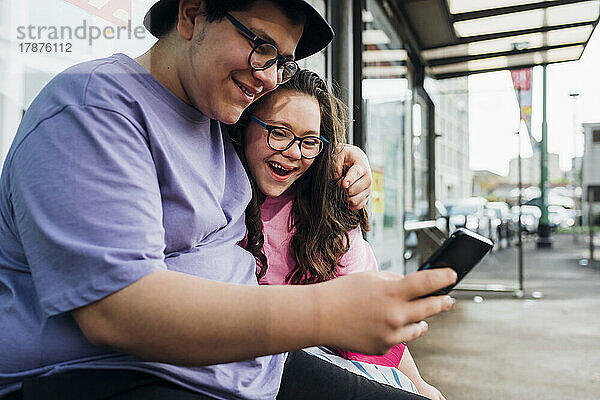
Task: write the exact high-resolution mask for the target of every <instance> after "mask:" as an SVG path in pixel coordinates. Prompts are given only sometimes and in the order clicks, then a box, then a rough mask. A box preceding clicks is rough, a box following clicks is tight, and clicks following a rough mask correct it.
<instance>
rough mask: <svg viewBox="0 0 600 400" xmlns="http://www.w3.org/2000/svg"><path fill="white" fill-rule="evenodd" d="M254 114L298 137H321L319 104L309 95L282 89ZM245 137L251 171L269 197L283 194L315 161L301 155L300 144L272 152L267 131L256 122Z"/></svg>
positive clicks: (263, 103) (247, 129)
mask: <svg viewBox="0 0 600 400" xmlns="http://www.w3.org/2000/svg"><path fill="white" fill-rule="evenodd" d="M254 115H255V116H256V117H257V118H258V119H260V120H262V121H264V122H265V123H267V124H269V125H276V126H281V127H285V128H288V129H290V130H292V131H293V132H294V133H295V134H296V136H298V137H304V136H317V137H319V136H321V135H320V126H321V112H320V109H319V103H318V101H317V99H315V98H314V97H312V96H309V95H307V94H303V93H300V92H297V91H293V90H288V89H278V90H277V91H276V92H274V93H271V94H269V95H268V97H267V98H265V99H264V100H263V101H262V102H261V103H260V104H259V105H257V107H256V110H255V111H254ZM244 136H245V139H244V140H245V143H244V153H245V155H246V161H247V162H248V168H249V170H250V173H251V174H252V176H253V177H254V180H255V182H256V184H257V186H258V188H259V190H260V191H261V192H262V193H263V194H264V195H265V196H269V197H277V196H279V195H281V194H282V193H283V192H285V191H286V190H287V189H288V188H289V187H290V186H291V185H292V183H294V182H295V181H296V180H297V179H298V178H299V177H300V176H302V174H304V173H305V172H306V170H308V168H309V167H310V166H311V165H312V163H313V161H314V159H307V158H303V157H302V156H301V154H300V146H299V143H298V142H295V143H294V144H293V145H292V146H291V147H290V148H289V149H287V150H284V151H277V150H273V149H271V148H270V147H269V145H268V144H267V130H266V129H265V128H264V127H262V126H261V125H259V124H258V123H256V122H254V121H251V122H250V123H249V125H248V126H247V127H246V130H245V135H244Z"/></svg>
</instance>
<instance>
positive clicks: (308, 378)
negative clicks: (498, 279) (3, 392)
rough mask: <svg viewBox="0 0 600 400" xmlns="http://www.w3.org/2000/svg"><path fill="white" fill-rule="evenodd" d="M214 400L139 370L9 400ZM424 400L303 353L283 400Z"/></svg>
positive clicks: (85, 373)
mask: <svg viewBox="0 0 600 400" xmlns="http://www.w3.org/2000/svg"><path fill="white" fill-rule="evenodd" d="M109 399H110V400H138V399H140V400H211V399H212V398H211V397H208V396H204V395H201V394H198V393H195V392H192V391H189V390H187V389H184V388H182V387H180V386H177V385H175V384H172V383H170V382H167V381H165V380H163V379H160V378H157V377H155V376H153V375H149V374H146V373H142V372H136V371H123V370H75V371H69V372H65V373H62V374H56V375H51V376H46V377H38V378H33V379H28V380H25V381H24V382H23V387H22V389H21V390H20V391H18V392H16V393H12V394H10V395H9V396H8V397H7V400H109ZM289 399H306V400H313V399H314V400H319V399H336V400H343V399H349V400H350V399H352V400H386V399H399V400H413V399H424V397H421V396H417V395H415V394H412V393H408V392H405V391H403V390H399V389H395V388H393V387H391V386H387V385H383V384H380V383H377V382H373V381H370V380H369V379H367V378H364V377H362V376H358V375H356V374H353V373H351V372H348V371H346V370H345V369H343V368H339V367H337V366H335V365H333V364H331V363H328V362H326V361H323V360H321V359H319V358H317V357H314V356H311V355H310V354H307V353H305V352H303V351H297V352H294V353H290V355H289V356H288V359H287V361H286V363H285V369H284V373H283V381H282V383H281V388H280V390H279V394H278V395H277V400H289Z"/></svg>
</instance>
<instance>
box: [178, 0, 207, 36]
mask: <svg viewBox="0 0 600 400" xmlns="http://www.w3.org/2000/svg"><path fill="white" fill-rule="evenodd" d="M203 12H204V1H202V0H181V1H180V2H179V12H178V16H177V31H178V32H179V35H180V36H181V37H182V38H184V39H186V40H191V39H192V37H193V36H194V27H195V26H196V18H197V17H199V16H200V17H203Z"/></svg>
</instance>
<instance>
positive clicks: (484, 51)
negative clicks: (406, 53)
mask: <svg viewBox="0 0 600 400" xmlns="http://www.w3.org/2000/svg"><path fill="white" fill-rule="evenodd" d="M388 1H389V3H388V5H389V6H390V7H392V8H395V11H396V12H397V13H398V14H399V15H400V17H401V18H402V19H403V20H404V21H403V22H404V24H405V25H407V30H408V33H409V36H410V39H411V41H412V42H413V45H414V46H415V47H417V48H418V51H419V57H420V59H421V60H422V62H423V64H424V65H425V69H426V72H427V73H428V74H429V75H430V76H432V77H434V78H436V79H443V78H451V77H457V76H465V75H469V74H474V73H479V72H489V71H497V70H504V69H516V68H526V67H532V66H536V65H546V64H552V63H558V62H564V61H575V60H578V59H579V58H580V57H581V55H582V54H583V51H584V49H585V46H586V45H587V43H588V41H589V39H590V37H591V35H592V32H593V31H594V28H595V27H596V25H597V24H598V20H599V18H600V0H583V1H582V0H543V1H541V0H534V1H532V0H384V2H388Z"/></svg>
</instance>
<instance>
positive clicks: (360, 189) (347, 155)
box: [335, 144, 371, 210]
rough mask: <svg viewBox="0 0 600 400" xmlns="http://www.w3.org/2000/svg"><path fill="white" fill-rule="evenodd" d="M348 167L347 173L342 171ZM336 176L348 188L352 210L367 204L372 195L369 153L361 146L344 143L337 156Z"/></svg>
mask: <svg viewBox="0 0 600 400" xmlns="http://www.w3.org/2000/svg"><path fill="white" fill-rule="evenodd" d="M345 169H348V171H347V172H346V175H344V176H343V177H342V173H343V171H344V170H345ZM335 177H336V179H339V178H343V179H340V184H341V185H342V186H343V187H344V188H345V189H348V197H349V199H348V201H349V207H350V209H351V210H360V209H361V208H364V207H365V206H366V205H367V200H369V196H370V195H371V167H370V165H369V160H368V159H367V155H366V154H365V152H364V151H362V150H361V149H360V148H358V147H356V146H353V145H351V144H344V145H341V146H340V147H339V148H338V152H337V154H336V157H335Z"/></svg>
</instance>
